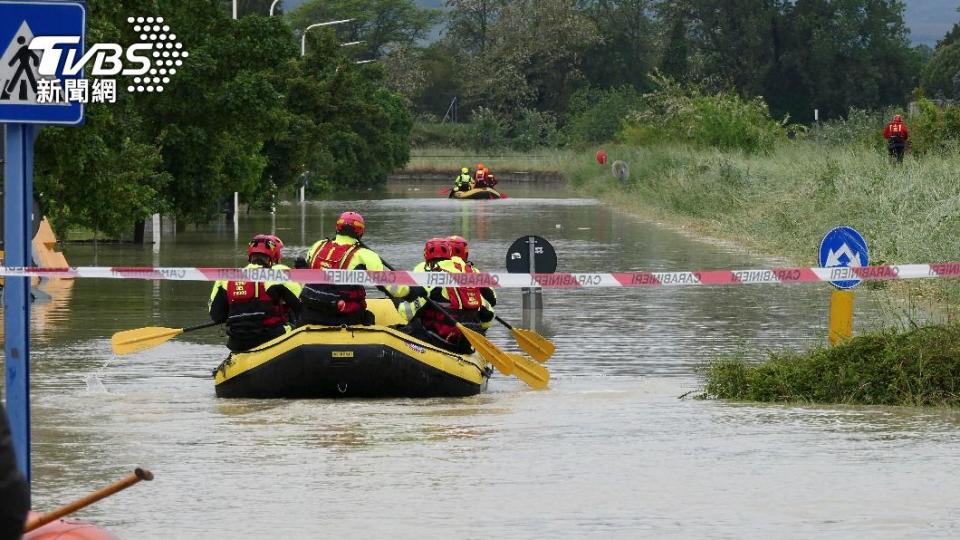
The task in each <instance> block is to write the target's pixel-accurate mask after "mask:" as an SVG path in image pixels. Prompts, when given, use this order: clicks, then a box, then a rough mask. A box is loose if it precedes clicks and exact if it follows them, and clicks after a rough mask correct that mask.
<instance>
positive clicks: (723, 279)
mask: <svg viewBox="0 0 960 540" xmlns="http://www.w3.org/2000/svg"><path fill="white" fill-rule="evenodd" d="M0 276H6V277H16V276H41V277H57V278H105V279H145V280H165V281H217V280H228V281H276V282H281V281H294V282H299V283H326V284H332V285H367V286H375V285H381V286H390V285H420V286H426V287H434V286H442V287H492V288H498V289H510V288H521V287H542V288H545V289H580V288H602V287H684V286H694V285H761V284H780V283H784V284H788V283H813V282H828V281H846V280H854V279H861V280H863V281H888V280H899V279H935V278H949V277H960V262H946V263H935V264H900V265H889V266H864V267H860V268H771V269H760V270H707V271H701V272H613V273H556V274H508V273H506V272H483V273H477V274H448V273H445V272H404V271H396V272H367V271H364V270H275V269H266V268H258V269H246V268H149V267H147V268H136V267H133V268H125V267H112V268H111V267H100V266H78V267H73V268H30V267H28V268H16V267H0Z"/></svg>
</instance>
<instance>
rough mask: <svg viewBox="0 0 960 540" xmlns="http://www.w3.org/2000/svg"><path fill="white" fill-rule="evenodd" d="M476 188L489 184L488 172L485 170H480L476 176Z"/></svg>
mask: <svg viewBox="0 0 960 540" xmlns="http://www.w3.org/2000/svg"><path fill="white" fill-rule="evenodd" d="M474 179H475V180H476V187H483V186H485V185H486V184H487V171H486V170H485V169H480V170H478V171H477V174H476V176H475V177H474Z"/></svg>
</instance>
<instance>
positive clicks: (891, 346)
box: [700, 324, 960, 407]
mask: <svg viewBox="0 0 960 540" xmlns="http://www.w3.org/2000/svg"><path fill="white" fill-rule="evenodd" d="M703 376H704V386H703V391H702V394H701V396H700V397H702V398H708V399H709V398H716V399H734V400H742V401H761V402H805V403H841V404H861V405H912V406H950V407H957V406H960V325H957V324H953V325H947V326H929V327H923V328H917V329H913V330H911V331H907V332H897V331H892V330H891V331H886V332H880V333H876V334H871V335H866V336H861V337H856V338H853V339H850V340H848V341H846V342H844V343H842V344H840V345H838V346H836V347H833V348H829V349H827V348H818V349H814V350H813V351H809V352H807V353H803V354H796V353H772V354H770V357H769V359H768V360H767V361H766V362H763V363H762V364H751V363H749V362H747V361H745V360H743V359H742V358H738V357H736V356H733V357H727V358H721V359H719V360H716V361H714V362H712V363H711V364H709V365H708V366H706V367H705V368H704V370H703Z"/></svg>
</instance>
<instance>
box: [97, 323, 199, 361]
mask: <svg viewBox="0 0 960 540" xmlns="http://www.w3.org/2000/svg"><path fill="white" fill-rule="evenodd" d="M182 333H183V328H164V327H162V326H148V327H147V328H136V329H134V330H124V331H123V332H117V333H116V334H114V335H113V337H112V338H110V344H111V345H112V346H113V352H114V354H130V353H135V352H140V351H145V350H147V349H152V348H153V347H156V346H157V345H161V344H163V343H166V342H167V341H170V340H171V339H173V338H174V337H176V336H179V335H180V334H182Z"/></svg>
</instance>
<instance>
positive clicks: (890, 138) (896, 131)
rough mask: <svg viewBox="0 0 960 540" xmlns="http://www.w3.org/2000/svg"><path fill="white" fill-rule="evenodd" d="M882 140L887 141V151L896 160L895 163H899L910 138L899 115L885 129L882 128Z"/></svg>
mask: <svg viewBox="0 0 960 540" xmlns="http://www.w3.org/2000/svg"><path fill="white" fill-rule="evenodd" d="M883 138H884V139H886V140H887V150H888V151H889V152H890V155H891V156H895V157H896V158H897V163H901V162H902V161H903V152H904V151H905V150H906V149H907V139H909V138H910V131H909V130H908V129H907V125H906V124H904V123H903V117H902V116H900V115H899V114H898V115H896V116H894V117H893V120H892V121H891V122H890V123H889V124H887V127H885V128H883Z"/></svg>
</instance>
